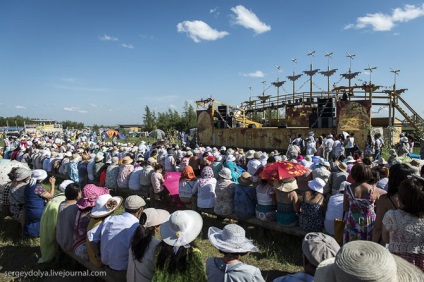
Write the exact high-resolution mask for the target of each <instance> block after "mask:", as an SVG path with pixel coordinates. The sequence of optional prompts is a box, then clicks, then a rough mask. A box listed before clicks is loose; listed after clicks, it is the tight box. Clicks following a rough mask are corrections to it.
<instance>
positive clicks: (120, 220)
mask: <svg viewBox="0 0 424 282" xmlns="http://www.w3.org/2000/svg"><path fill="white" fill-rule="evenodd" d="M138 221H139V220H138V218H137V217H135V216H134V215H132V214H130V213H127V212H124V213H122V214H120V215H112V216H109V217H108V218H106V219H105V220H104V221H103V222H102V223H101V224H100V225H99V226H98V228H93V229H91V230H90V231H88V232H87V237H88V240H89V241H90V242H100V254H101V260H102V263H103V264H105V265H107V266H109V267H110V268H111V269H113V270H126V269H127V267H128V254H129V249H130V245H131V239H132V237H133V235H134V232H135V230H136V229H137V226H138V225H139V223H138Z"/></svg>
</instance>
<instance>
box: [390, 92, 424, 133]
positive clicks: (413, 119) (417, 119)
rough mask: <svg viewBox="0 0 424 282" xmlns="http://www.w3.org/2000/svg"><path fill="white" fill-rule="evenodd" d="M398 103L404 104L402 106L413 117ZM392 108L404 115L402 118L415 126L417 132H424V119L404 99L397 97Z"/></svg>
mask: <svg viewBox="0 0 424 282" xmlns="http://www.w3.org/2000/svg"><path fill="white" fill-rule="evenodd" d="M398 101H400V102H402V104H403V105H404V106H405V107H406V108H407V109H408V110H409V111H410V112H411V113H412V115H413V116H410V115H408V114H407V113H406V112H405V111H404V110H403V108H402V107H401V106H400V105H399V103H398ZM392 106H393V107H395V108H396V110H398V111H399V113H401V114H402V116H403V117H404V118H405V119H406V120H407V121H408V122H409V123H410V124H411V126H413V127H414V128H415V129H416V130H418V131H422V130H423V128H422V126H423V124H424V119H423V118H422V117H421V116H420V115H419V114H418V113H417V112H416V111H414V109H413V108H412V107H411V106H410V105H409V104H408V103H407V102H406V101H405V100H404V99H403V98H402V97H400V95H396V97H395V98H394V99H393V101H392Z"/></svg>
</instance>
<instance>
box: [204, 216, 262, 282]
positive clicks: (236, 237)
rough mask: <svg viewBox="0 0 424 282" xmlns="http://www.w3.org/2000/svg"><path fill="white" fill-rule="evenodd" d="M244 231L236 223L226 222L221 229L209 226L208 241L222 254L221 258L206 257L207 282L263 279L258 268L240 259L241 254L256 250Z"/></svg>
mask: <svg viewBox="0 0 424 282" xmlns="http://www.w3.org/2000/svg"><path fill="white" fill-rule="evenodd" d="M245 233H246V232H245V231H244V229H243V228H242V227H240V226H238V225H237V224H228V225H226V226H225V227H224V229H222V230H221V229H219V228H216V227H209V231H208V238H209V241H210V242H211V244H212V245H213V246H214V247H215V248H217V249H218V250H219V252H220V253H222V254H223V255H224V257H222V258H217V257H211V258H208V259H207V261H206V275H207V277H208V281H209V282H218V281H219V282H220V281H239V282H243V281H246V282H247V281H252V282H261V281H265V280H264V278H263V277H262V274H261V271H260V270H259V268H257V267H255V266H252V265H248V264H245V263H243V262H242V261H241V260H240V257H241V256H243V255H245V254H247V253H249V252H258V248H257V247H256V246H255V245H253V244H252V241H251V240H249V239H247V238H246V235H245Z"/></svg>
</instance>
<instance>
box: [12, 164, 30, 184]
mask: <svg viewBox="0 0 424 282" xmlns="http://www.w3.org/2000/svg"><path fill="white" fill-rule="evenodd" d="M31 174H32V173H31V170H29V169H26V168H24V167H19V168H18V169H16V170H15V179H16V181H22V180H25V179H27V178H28V177H30V176H31Z"/></svg>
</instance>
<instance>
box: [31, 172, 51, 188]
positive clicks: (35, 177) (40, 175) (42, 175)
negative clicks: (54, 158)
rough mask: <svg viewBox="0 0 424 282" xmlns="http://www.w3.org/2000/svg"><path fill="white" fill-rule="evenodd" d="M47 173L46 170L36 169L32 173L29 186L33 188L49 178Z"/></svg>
mask: <svg viewBox="0 0 424 282" xmlns="http://www.w3.org/2000/svg"><path fill="white" fill-rule="evenodd" d="M47 176H48V175H47V172H46V171H45V170H44V169H34V170H33V171H32V173H31V180H30V181H29V185H30V186H32V185H34V184H35V183H37V181H43V180H44V179H46V178H47Z"/></svg>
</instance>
